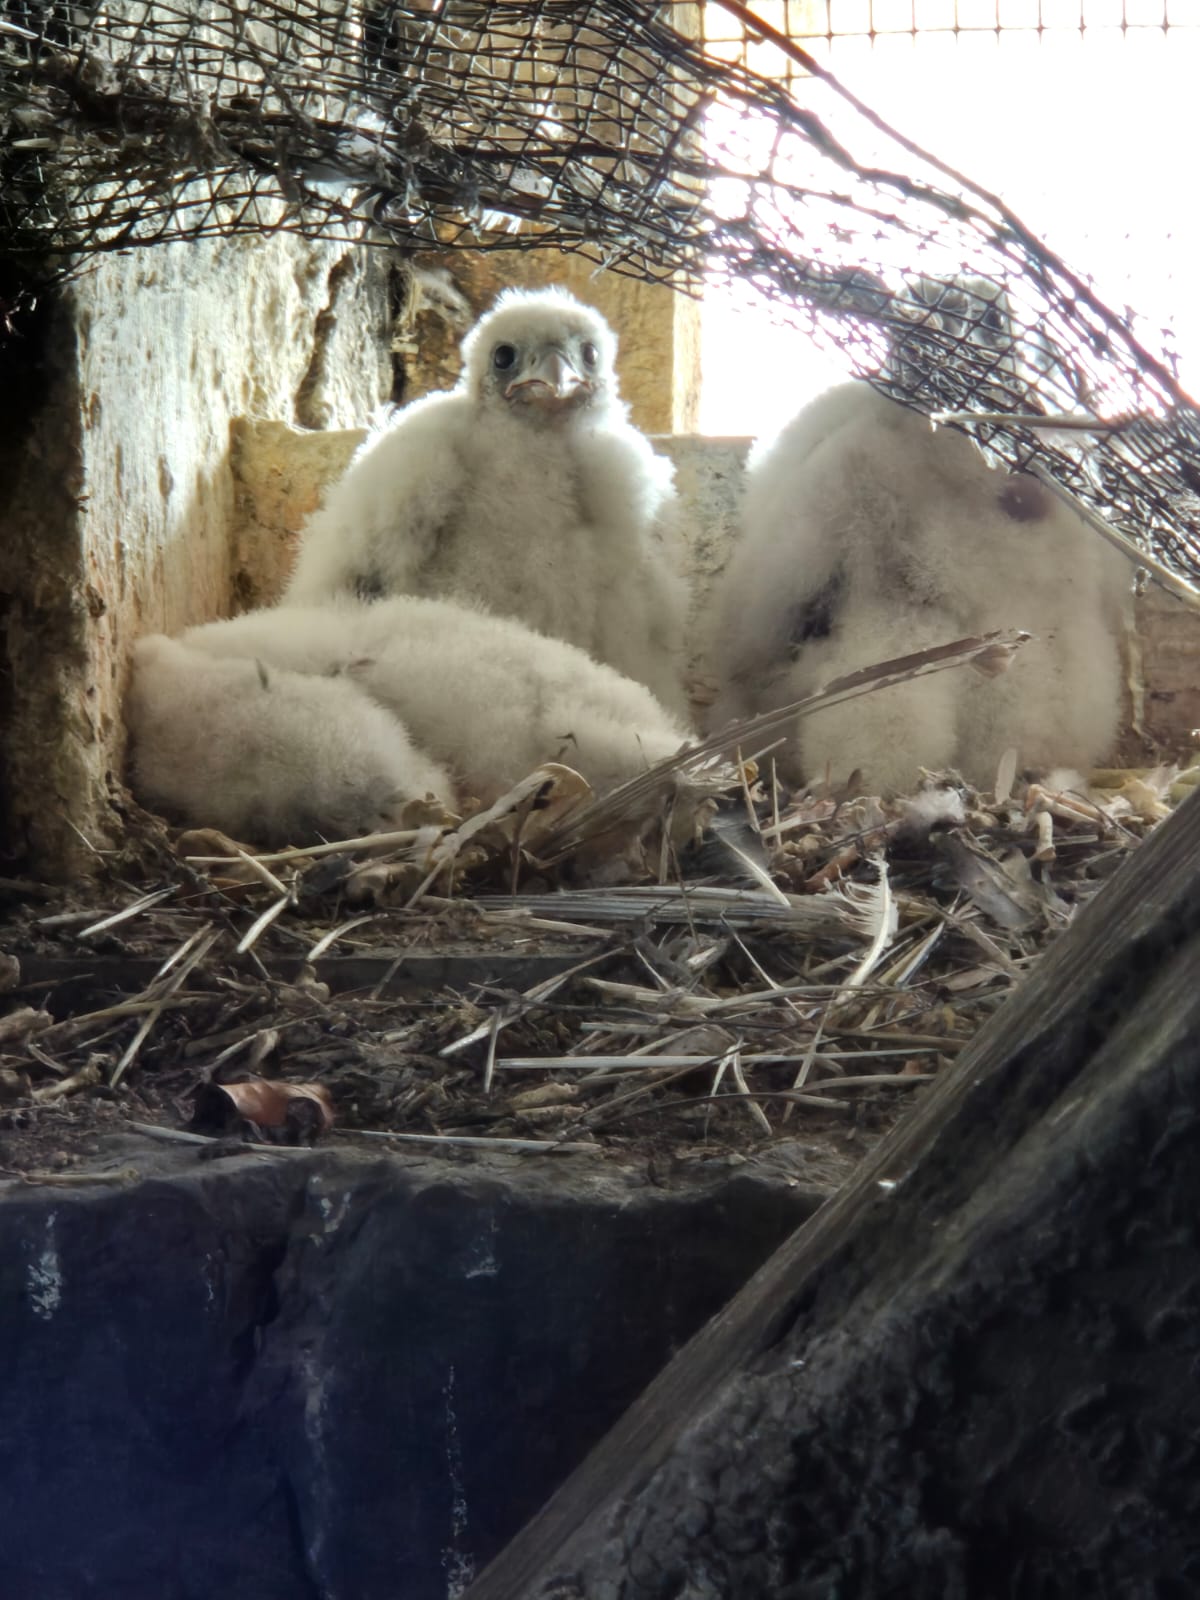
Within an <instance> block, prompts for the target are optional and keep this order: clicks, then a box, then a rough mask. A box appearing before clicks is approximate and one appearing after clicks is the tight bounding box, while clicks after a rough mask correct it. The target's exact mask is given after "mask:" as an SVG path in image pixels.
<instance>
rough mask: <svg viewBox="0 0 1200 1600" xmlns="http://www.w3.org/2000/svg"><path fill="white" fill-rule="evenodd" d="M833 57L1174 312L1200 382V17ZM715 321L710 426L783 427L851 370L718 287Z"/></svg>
mask: <svg viewBox="0 0 1200 1600" xmlns="http://www.w3.org/2000/svg"><path fill="white" fill-rule="evenodd" d="M825 59H826V60H827V62H828V65H829V66H830V67H831V69H832V70H833V71H834V72H835V73H836V74H837V76H838V77H839V78H840V79H841V81H842V82H843V83H844V84H845V86H846V87H847V88H849V89H851V90H852V91H853V92H854V93H855V94H856V95H857V96H858V97H859V98H860V99H861V100H863V101H864V102H865V103H866V104H867V105H869V106H871V107H872V108H873V109H874V110H875V111H877V112H878V113H879V114H880V115H881V116H882V117H883V118H884V119H885V120H886V121H888V122H890V123H891V124H892V126H893V127H895V128H896V129H897V130H898V131H899V132H901V133H903V134H906V135H907V136H908V137H909V138H911V139H914V140H915V141H916V142H917V143H918V144H921V145H923V146H924V147H925V148H926V149H927V150H929V151H930V152H931V153H932V154H934V155H936V156H938V157H940V158H941V159H942V160H943V161H945V162H947V163H948V164H949V165H950V166H952V167H955V168H957V169H958V170H959V171H960V172H962V173H964V174H965V175H966V176H968V177H970V178H971V179H973V180H974V181H975V182H977V183H979V184H981V185H982V186H983V187H984V188H986V189H991V190H992V191H993V192H996V193H999V194H1000V195H1002V196H1003V198H1004V200H1005V201H1006V203H1007V204H1008V205H1009V206H1010V207H1011V208H1012V209H1013V210H1014V211H1015V212H1016V213H1017V215H1018V216H1019V217H1021V219H1022V220H1023V221H1024V222H1025V223H1027V224H1028V225H1029V226H1030V227H1031V228H1032V229H1033V231H1034V232H1035V233H1036V234H1039V235H1040V236H1041V237H1042V238H1044V239H1045V240H1046V242H1047V243H1048V244H1050V245H1051V246H1052V247H1053V248H1054V249H1055V250H1056V251H1057V252H1058V253H1059V254H1060V255H1061V256H1062V257H1063V258H1064V260H1065V261H1066V262H1067V264H1068V265H1069V266H1071V267H1072V268H1074V269H1075V270H1076V271H1079V272H1081V273H1082V274H1084V275H1086V276H1090V277H1091V278H1092V279H1093V280H1094V282H1095V285H1096V288H1097V291H1098V293H1099V294H1100V296H1101V298H1102V299H1105V300H1107V301H1108V302H1109V304H1111V305H1113V306H1114V308H1115V309H1120V308H1121V307H1123V306H1124V305H1126V304H1129V305H1132V306H1133V307H1135V308H1136V310H1137V311H1138V312H1139V314H1140V316H1141V317H1143V318H1145V319H1147V322H1148V323H1149V324H1152V326H1153V328H1154V329H1157V328H1159V327H1162V326H1164V325H1167V324H1169V325H1171V326H1172V327H1173V330H1174V337H1175V345H1176V348H1177V350H1178V353H1179V356H1180V376H1181V379H1182V381H1183V383H1184V385H1185V386H1186V387H1187V388H1188V389H1189V390H1190V391H1191V393H1192V394H1193V395H1198V396H1200V208H1198V196H1200V184H1198V182H1197V161H1198V159H1200V141H1198V139H1197V131H1196V130H1197V126H1198V124H1200V104H1198V101H1200V28H1183V29H1180V30H1178V31H1177V32H1172V33H1171V34H1170V35H1164V34H1163V33H1162V32H1161V31H1159V30H1154V29H1147V30H1145V31H1144V32H1141V31H1131V32H1130V33H1129V34H1128V35H1125V36H1122V34H1121V33H1120V31H1119V30H1117V29H1113V30H1104V31H1103V32H1100V31H1097V32H1095V33H1091V34H1089V35H1088V36H1087V37H1086V38H1085V39H1081V38H1080V36H1079V34H1078V33H1072V32H1067V31H1064V32H1063V33H1062V34H1053V33H1047V34H1045V35H1043V37H1042V39H1041V41H1040V42H1039V40H1038V38H1037V36H1036V35H1032V36H1031V35H1020V34H1013V35H1008V36H1001V37H1000V39H999V40H997V38H996V36H995V35H994V34H991V35H980V36H971V35H963V36H960V37H959V38H958V39H957V40H956V39H955V38H954V37H953V36H948V35H928V36H926V37H925V38H921V39H918V40H916V41H914V40H913V39H912V38H911V37H909V38H903V37H901V38H878V39H877V40H876V42H875V44H874V46H873V47H872V46H870V45H869V43H868V42H867V41H865V40H850V39H847V40H836V41H834V43H833V45H832V46H831V47H830V51H829V54H828V55H827V56H826V57H825ZM703 330H704V331H703V346H702V351H703V353H702V360H703V392H702V399H701V414H700V427H701V431H702V432H704V433H709V434H753V435H762V434H771V433H774V432H776V431H778V429H779V428H780V427H781V426H782V425H783V423H784V422H786V421H787V420H788V418H789V417H790V416H792V415H794V414H795V412H796V411H797V410H799V409H800V407H801V405H803V404H804V403H805V402H806V401H807V400H809V399H811V398H812V397H813V396H814V395H816V394H818V393H820V392H821V390H823V389H825V388H827V387H828V386H829V384H830V383H834V382H837V381H839V380H840V378H842V377H843V376H845V375H846V374H845V373H844V372H843V371H840V370H839V369H838V367H837V366H836V365H834V364H832V363H828V362H827V361H826V360H825V359H824V358H823V357H821V356H820V355H818V354H817V352H816V351H814V350H813V348H812V346H811V345H810V344H809V342H808V340H807V339H805V338H804V337H803V336H802V335H800V334H797V333H795V332H794V331H792V330H788V329H784V328H780V327H778V326H774V325H772V323H771V321H770V319H769V317H768V315H767V314H765V313H758V312H754V313H750V312H744V311H737V310H734V309H732V308H731V306H730V303H729V302H728V300H725V301H722V300H721V298H720V297H719V296H718V295H717V294H716V293H715V292H714V293H713V294H712V295H710V297H709V299H708V301H706V303H705V307H704V313H703ZM1141 331H1142V334H1143V337H1144V339H1145V341H1146V342H1147V343H1148V344H1149V346H1150V348H1151V349H1153V350H1155V352H1156V353H1157V352H1158V351H1160V350H1161V349H1162V348H1163V341H1162V340H1161V338H1159V339H1156V338H1155V337H1153V335H1152V334H1151V333H1149V332H1147V324H1146V323H1143V324H1142V328H1141Z"/></svg>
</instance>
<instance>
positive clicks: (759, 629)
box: [713, 383, 1132, 791]
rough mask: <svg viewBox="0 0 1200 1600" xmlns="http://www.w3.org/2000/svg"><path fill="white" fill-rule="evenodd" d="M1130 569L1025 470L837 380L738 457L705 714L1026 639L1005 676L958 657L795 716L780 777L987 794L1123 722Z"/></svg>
mask: <svg viewBox="0 0 1200 1600" xmlns="http://www.w3.org/2000/svg"><path fill="white" fill-rule="evenodd" d="M1131 579H1132V570H1131V567H1130V564H1129V563H1128V562H1127V561H1126V560H1125V559H1124V558H1123V557H1122V556H1121V555H1120V554H1119V553H1118V552H1117V551H1115V550H1113V549H1112V548H1111V547H1110V546H1109V545H1108V544H1106V543H1105V541H1104V540H1103V539H1101V538H1100V536H1099V535H1098V534H1096V533H1095V532H1093V531H1092V530H1091V529H1090V528H1089V527H1088V526H1087V525H1086V523H1084V522H1083V521H1082V519H1081V518H1080V517H1078V516H1077V515H1076V514H1075V513H1074V512H1073V511H1072V510H1070V509H1069V507H1067V506H1066V505H1065V504H1064V503H1063V502H1062V501H1061V500H1059V499H1058V497H1057V496H1055V495H1054V494H1053V493H1052V491H1050V490H1049V489H1047V488H1046V487H1045V486H1044V485H1042V484H1041V483H1040V482H1039V481H1038V480H1037V479H1035V478H1033V477H1030V476H1027V475H1024V474H1020V475H1015V476H1010V475H1008V474H1007V473H1004V472H1002V471H997V470H994V469H992V468H990V467H989V466H988V465H987V464H986V462H985V461H984V459H983V457H982V456H981V455H980V454H979V452H978V451H977V450H976V448H975V446H974V445H973V444H972V443H971V441H970V440H969V439H968V438H966V437H965V436H964V435H963V434H961V433H958V432H956V431H954V430H952V429H941V430H938V431H936V432H935V431H933V430H932V429H931V427H930V424H929V422H928V421H927V419H926V418H925V417H923V416H921V415H919V414H918V413H916V412H913V411H909V410H908V409H906V408H905V407H903V406H901V405H899V404H897V403H896V402H894V401H891V400H888V399H886V398H885V397H883V396H882V395H880V394H878V393H877V392H876V391H875V390H874V389H872V388H871V387H870V386H869V385H867V384H865V383H849V384H844V385H840V386H838V387H837V388H835V389H833V390H831V391H829V392H828V393H827V394H825V395H823V396H821V397H820V398H819V399H817V400H816V401H814V402H813V403H812V405H810V406H808V407H806V408H805V410H804V411H802V412H801V413H800V415H799V416H798V417H796V418H795V419H794V420H793V422H792V423H791V424H789V426H788V427H787V428H785V429H784V431H783V433H782V434H781V435H780V436H779V438H778V439H777V440H776V442H775V444H774V445H773V446H771V447H770V448H769V449H768V450H766V451H765V452H761V453H759V454H758V455H757V456H756V457H755V458H754V459H752V461H751V463H750V468H749V471H748V479H747V490H746V496H745V502H744V510H743V519H742V536H741V539H740V542H739V544H738V547H737V548H736V550H735V552H734V554H733V557H732V558H731V561H730V564H729V567H728V569H727V572H726V574H725V576H724V578H723V580H722V583H721V588H720V592H719V594H718V597H717V606H718V620H717V625H716V628H715V632H714V647H713V667H714V670H715V672H716V674H717V676H718V678H719V681H720V683H721V685H722V694H721V697H720V699H719V701H718V703H717V706H716V707H715V708H714V716H713V721H714V725H720V724H721V723H722V722H724V721H725V720H726V719H727V718H729V717H730V716H735V715H745V714H750V713H753V712H757V711H762V710H766V709H768V708H770V707H772V706H777V705H783V704H786V703H787V702H788V701H789V700H793V699H799V698H800V697H801V696H802V695H804V694H807V693H810V692H811V691H813V690H815V689H817V688H819V687H820V686H821V685H822V684H824V683H827V682H829V680H830V679H832V678H835V677H838V676H840V675H841V674H842V673H845V672H849V671H851V670H853V669H855V668H858V667H862V666H866V665H868V664H869V663H871V662H874V661H879V660H883V659H885V658H888V657H891V656H899V655H905V654H908V653H910V652H912V651H916V650H920V649H923V648H925V647H928V646H931V645H935V644H942V643H946V642H948V641H950V640H951V639H954V638H956V637H961V636H966V635H972V634H977V633H981V632H984V631H986V630H989V629H993V628H1024V629H1026V630H1027V631H1028V632H1030V633H1031V634H1033V635H1035V637H1034V638H1033V639H1031V640H1030V641H1029V642H1028V643H1027V644H1025V645H1023V646H1022V648H1021V649H1020V650H1019V651H1018V652H1017V655H1016V658H1015V660H1014V661H1013V663H1012V664H1011V665H1010V666H1009V668H1008V671H1007V672H1006V673H1004V674H1002V675H1000V676H997V677H994V678H985V677H983V676H982V675H981V674H980V673H978V672H976V671H973V670H972V669H970V668H955V669H950V670H947V671H945V672H939V673H935V674H932V675H930V676H928V677H925V678H920V679H917V680H916V681H914V682H911V683H907V684H901V685H897V686H895V687H893V688H889V689H884V690H880V691H877V692H875V693H871V694H868V695H864V696H862V697H860V698H858V699H856V700H853V701H850V702H848V703H846V704H844V705H842V706H838V707H832V708H830V709H828V710H824V711H821V712H818V713H816V714H815V715H813V716H812V717H809V718H804V719H802V720H801V721H800V723H799V724H798V728H797V737H796V739H795V740H794V741H792V742H791V743H790V744H789V746H788V747H786V748H785V750H784V752H783V753H782V755H781V757H780V765H781V767H782V768H783V770H784V771H785V772H786V773H787V775H788V776H790V777H793V778H801V777H803V778H804V779H805V780H807V781H810V782H812V781H819V780H820V779H822V778H823V777H825V776H827V775H828V776H829V777H831V778H833V779H834V780H837V781H844V780H845V779H846V778H848V777H849V776H850V774H851V773H852V772H853V771H854V770H855V769H860V770H861V771H862V774H863V777H864V779H865V782H866V784H867V785H868V787H871V788H876V789H880V790H884V791H896V790H900V791H903V790H908V789H911V788H912V786H913V784H914V781H915V780H916V778H917V773H918V768H920V767H926V768H930V769H938V768H944V767H948V766H952V767H957V768H958V769H959V770H960V771H961V772H962V773H963V774H964V776H966V777H967V778H968V779H969V780H970V781H972V782H973V783H975V784H977V785H980V786H985V787H986V786H988V785H989V784H990V783H991V782H992V781H993V779H994V777H995V773H996V769H997V766H998V764H999V761H1000V758H1001V756H1002V755H1003V754H1004V752H1005V750H1006V749H1008V748H1009V747H1015V748H1016V749H1017V752H1018V760H1019V762H1020V764H1021V765H1022V766H1023V767H1034V768H1042V767H1047V766H1053V765H1058V764H1068V765H1071V766H1077V767H1084V768H1086V767H1088V766H1090V765H1093V764H1094V763H1095V762H1097V761H1098V760H1100V759H1101V758H1102V757H1103V756H1105V755H1106V753H1107V752H1108V750H1109V748H1110V746H1111V744H1112V743H1113V741H1114V739H1115V737H1116V734H1117V729H1118V719H1119V712H1120V696H1121V647H1120V639H1121V632H1122V628H1123V625H1124V622H1125V619H1126V617H1127V614H1128V608H1129V604H1130V585H1131Z"/></svg>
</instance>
